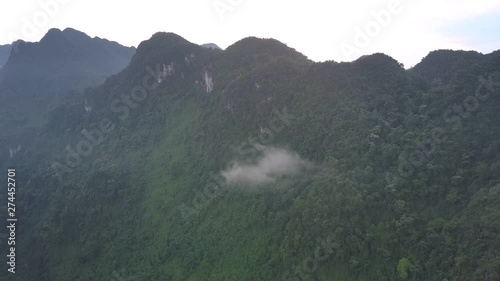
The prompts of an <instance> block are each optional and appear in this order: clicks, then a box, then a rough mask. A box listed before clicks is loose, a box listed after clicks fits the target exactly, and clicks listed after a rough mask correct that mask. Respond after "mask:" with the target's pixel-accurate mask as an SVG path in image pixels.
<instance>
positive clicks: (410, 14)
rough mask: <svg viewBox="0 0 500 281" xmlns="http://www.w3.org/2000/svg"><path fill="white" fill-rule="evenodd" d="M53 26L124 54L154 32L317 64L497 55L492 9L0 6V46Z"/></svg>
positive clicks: (220, 0)
mask: <svg viewBox="0 0 500 281" xmlns="http://www.w3.org/2000/svg"><path fill="white" fill-rule="evenodd" d="M43 3H51V4H47V5H43ZM54 3H55V5H54ZM42 6H45V8H44V7H42ZM52 27H56V28H60V29H64V28H66V27H72V28H75V29H78V30H81V31H83V32H85V33H87V34H88V35H90V36H92V37H94V36H98V37H102V38H107V39H109V40H113V41H117V42H119V43H121V44H123V45H127V46H137V45H138V44H139V43H140V42H141V41H143V40H146V39H148V38H150V37H151V35H152V34H154V33H155V32H158V31H167V32H174V33H177V34H179V35H181V36H182V37H184V38H186V39H187V40H189V41H191V42H194V43H198V44H202V43H208V42H213V43H216V44H218V45H219V46H220V47H222V48H226V47H227V46H229V45H231V44H233V43H234V42H236V41H238V40H240V39H242V38H244V37H248V36H257V37H265V38H275V39H278V40H280V41H282V42H283V43H285V44H287V45H288V46H290V47H293V48H295V49H296V50H298V51H299V52H301V53H303V54H305V55H306V56H308V57H309V58H310V59H312V60H315V61H325V60H335V61H351V60H353V59H356V58H358V57H359V56H362V55H366V54H372V53H375V52H383V53H386V54H388V55H390V56H392V57H393V58H395V59H396V60H398V61H400V62H402V63H404V64H405V66H406V67H411V66H413V65H415V64H416V63H418V62H419V61H420V60H421V59H422V57H424V56H425V55H427V54H428V53H429V52H430V51H432V50H436V49H465V50H477V51H480V52H483V53H489V52H491V51H493V50H497V49H500V1H498V0H474V1H471V0H414V1H411V0H399V1H398V0H358V1H356V0H351V1H344V0H342V1H341V0H309V1H304V0H300V1H298V0H297V1H295V0H176V1H170V0H141V1H123V0H122V1H119V0H99V1H98V0H38V1H33V0H25V1H2V2H0V44H6V43H10V42H11V41H13V40H14V39H17V38H19V39H23V40H25V41H38V40H39V39H40V38H41V37H43V35H44V34H45V33H46V32H47V30H48V29H50V28H52Z"/></svg>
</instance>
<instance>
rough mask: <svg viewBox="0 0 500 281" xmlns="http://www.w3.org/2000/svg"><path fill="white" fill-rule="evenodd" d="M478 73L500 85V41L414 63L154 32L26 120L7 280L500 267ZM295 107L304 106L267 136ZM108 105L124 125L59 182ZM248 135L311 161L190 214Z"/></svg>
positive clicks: (487, 112) (335, 275) (486, 111)
mask: <svg viewBox="0 0 500 281" xmlns="http://www.w3.org/2000/svg"><path fill="white" fill-rule="evenodd" d="M158 64H160V66H161V68H160V69H163V64H164V65H170V64H172V65H173V66H174V69H175V71H173V72H172V73H171V74H170V75H167V76H165V78H164V79H163V81H162V83H160V84H159V86H158V87H157V88H155V89H154V90H151V91H150V92H148V95H147V98H145V99H144V100H143V101H141V102H135V105H136V106H135V107H134V108H130V111H129V116H128V118H124V119H123V120H122V119H120V118H119V116H120V114H117V113H115V112H113V111H112V110H111V109H110V106H111V104H113V101H114V100H115V99H119V100H121V96H122V95H124V94H128V93H130V92H131V90H132V89H133V88H134V87H136V86H137V85H142V83H143V78H144V77H145V75H148V74H147V73H148V71H147V70H146V67H147V66H150V67H151V69H156V66H157V65H158ZM205 74H208V75H209V76H211V77H212V78H213V83H214V85H213V89H212V91H208V92H207V87H206V85H205V83H206V82H205V81H204V77H205ZM480 77H483V78H484V79H486V80H488V79H490V78H491V79H492V81H500V53H499V52H496V53H492V54H489V55H481V54H470V53H465V52H452V51H440V52H436V53H432V54H431V55H429V57H427V58H425V59H424V60H423V61H422V63H421V64H420V65H418V66H416V67H415V68H413V69H411V70H405V69H403V68H402V67H401V65H400V64H399V63H398V62H397V61H395V60H393V59H392V58H390V57H388V56H385V55H383V54H375V55H372V56H367V57H363V58H360V59H359V60H357V61H355V62H352V63H336V62H324V63H313V62H311V61H309V60H308V59H307V58H305V57H304V56H302V55H301V54H299V53H297V52H296V51H295V50H293V49H290V48H288V47H287V46H285V45H283V44H281V43H279V42H277V41H275V40H264V39H257V38H248V39H244V40H242V41H240V42H238V43H236V44H235V45H233V46H231V47H229V48H228V49H227V50H225V51H221V50H216V49H207V48H202V47H200V46H197V45H194V44H191V43H189V42H187V41H185V40H184V39H182V38H180V37H178V36H176V35H174V34H164V33H160V34H156V35H154V36H153V38H151V39H150V40H148V41H146V42H143V43H142V44H141V45H140V46H139V48H138V49H137V53H136V55H135V56H134V57H133V59H132V62H131V63H130V65H129V66H128V67H127V68H126V69H125V70H123V71H122V72H121V73H119V74H117V75H115V76H112V77H110V78H109V79H107V80H106V82H105V83H104V84H103V85H101V86H99V87H97V88H95V89H91V90H88V91H86V92H85V94H75V95H74V96H73V97H72V98H70V99H68V100H66V101H65V102H64V103H61V104H60V105H59V106H58V107H56V108H54V109H53V111H52V112H51V118H50V121H49V123H48V124H47V125H45V126H44V127H43V128H40V129H37V130H31V131H29V132H24V133H22V136H23V137H25V138H28V139H30V140H31V143H30V144H29V145H28V146H27V147H26V148H24V149H23V150H22V152H21V153H18V154H16V155H15V157H13V158H12V160H11V163H9V165H10V166H13V167H17V169H18V171H20V172H19V180H20V181H21V182H20V186H21V187H20V188H19V191H18V192H19V194H18V199H17V202H18V205H19V206H18V207H19V210H18V214H19V217H20V218H22V221H23V225H22V228H19V233H18V240H19V241H20V242H19V249H18V251H19V252H18V254H19V258H18V259H19V261H20V262H19V264H18V268H17V272H18V273H16V275H13V276H8V277H9V278H10V279H9V280H14V281H32V280H40V281H48V280H71V281H87V280H93V281H99V280H103V281H104V280H106V281H108V280H120V278H118V277H117V275H120V276H122V280H127V277H131V278H133V279H130V280H136V281H139V280H189V281H203V280H240V281H245V280H249V281H250V280H252V281H256V280H265V281H267V280H282V278H286V275H285V274H286V273H287V272H289V273H292V274H293V271H294V269H293V268H295V267H299V270H300V275H301V276H303V277H298V276H299V275H297V277H296V278H295V279H294V278H293V277H291V276H290V275H289V276H288V279H284V280H297V279H298V280H325V281H326V280H329V281H347V280H359V281H365V280H366V281H368V280H391V281H396V280H411V281H415V280H425V281H443V280H456V281H465V280H467V281H483V280H499V279H500V258H499V257H500V243H499V241H500V236H499V233H500V207H499V206H500V205H499V199H498V198H499V196H500V178H499V173H498V171H499V168H500V157H499V155H500V141H499V139H498V136H499V135H500V123H499V122H498V120H499V118H500V110H499V107H500V92H499V89H500V87H499V85H498V84H487V85H488V87H490V86H491V87H490V89H488V87H485V86H481V85H484V83H486V82H484V80H481V79H480ZM476 89H480V91H479V97H480V98H477V97H476V99H474V98H472V97H475V96H476ZM85 100H87V102H91V103H92V105H93V110H92V111H91V112H85V111H84V110H83V108H84V104H85ZM476 100H477V101H478V105H477V106H476V105H475V101H476ZM455 105H456V107H455V109H456V110H457V111H453V106H455ZM285 107H286V108H287V110H288V112H289V113H290V114H292V115H293V120H292V121H291V122H290V124H289V125H288V126H287V127H286V128H284V129H283V130H282V131H281V132H279V133H276V134H275V135H274V137H273V138H272V141H270V142H269V143H263V142H262V139H259V136H260V135H261V129H262V128H267V127H268V126H269V121H270V120H271V119H272V118H273V114H274V113H273V110H282V109H283V108H285ZM450 108H451V109H452V110H451V111H449V109H450ZM460 109H462V110H461V111H460ZM445 113H446V114H445ZM104 118H108V119H110V120H112V122H113V124H114V125H115V128H114V131H113V132H112V133H110V134H109V135H108V136H107V137H106V139H105V140H104V141H103V142H102V143H101V144H100V145H98V146H95V147H93V150H92V153H90V155H88V156H86V157H82V159H83V160H82V163H81V164H80V165H78V166H77V167H75V168H72V171H71V172H68V173H64V174H63V180H62V181H60V180H59V177H58V176H57V175H55V174H54V170H53V168H52V165H53V163H54V161H58V162H60V163H62V164H65V163H66V160H65V158H66V156H67V151H65V147H66V146H67V145H71V146H72V147H75V145H76V144H77V143H78V142H79V141H80V140H82V139H83V137H82V134H81V133H80V132H81V130H83V129H87V130H92V129H95V128H97V126H98V124H99V122H101V121H102V120H103V119H104ZM20 134H21V133H20ZM249 137H254V138H255V139H256V140H257V141H256V142H258V143H263V144H266V145H271V146H275V147H285V148H287V149H289V150H291V151H296V152H297V153H299V154H300V155H301V156H302V157H303V158H305V159H308V160H310V161H311V162H313V163H315V165H316V167H317V169H316V170H315V171H314V172H311V173H309V174H306V175H303V176H302V177H301V178H299V179H294V180H291V179H287V178H284V179H280V180H278V181H276V182H274V183H272V184H269V185H267V186H262V187H259V188H249V187H245V186H228V187H225V188H223V190H222V191H221V192H220V194H219V195H218V196H217V197H215V198H213V199H212V200H210V201H209V202H207V203H206V204H205V205H204V206H203V207H202V208H201V209H200V210H201V211H199V212H198V213H196V214H195V215H193V216H191V217H190V218H189V219H188V220H184V219H183V217H182V215H181V213H180V211H179V206H181V205H182V204H184V203H185V204H191V202H193V200H194V199H195V198H196V196H198V195H197V193H196V192H195V191H194V190H203V188H204V186H206V184H207V182H209V181H210V178H211V176H210V174H211V173H217V172H219V171H221V170H223V169H224V168H225V167H226V165H227V164H228V163H229V162H230V161H231V160H233V159H241V158H244V159H245V158H246V157H247V156H249V155H241V154H239V153H237V152H236V151H237V147H238V146H239V145H240V144H241V143H242V142H244V141H247V140H248V139H249ZM429 140H430V141H429ZM422 143H423V144H422ZM250 156H251V155H250ZM405 165H406V166H405ZM408 165H411V166H410V168H408ZM401 167H403V169H401ZM408 169H410V170H411V172H408ZM322 243H323V244H325V245H326V246H324V245H323V247H326V248H327V249H330V250H331V254H330V255H328V258H326V259H325V260H321V259H317V258H314V257H315V255H316V256H317V255H318V253H315V249H316V248H318V245H322ZM308 258H309V259H308ZM304 261H308V263H307V262H306V263H305V262H304ZM314 262H316V263H314ZM314 264H315V265H317V268H315V267H314V266H313V265H314ZM0 274H1V273H0ZM284 276H285V277H284Z"/></svg>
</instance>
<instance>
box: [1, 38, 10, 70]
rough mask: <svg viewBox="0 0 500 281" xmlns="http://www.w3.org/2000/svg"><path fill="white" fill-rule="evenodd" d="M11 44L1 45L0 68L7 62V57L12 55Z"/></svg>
mask: <svg viewBox="0 0 500 281" xmlns="http://www.w3.org/2000/svg"><path fill="white" fill-rule="evenodd" d="M11 48H12V47H11V45H10V44H8V45H0V68H2V66H4V64H5V63H6V62H7V59H9V55H10V50H11Z"/></svg>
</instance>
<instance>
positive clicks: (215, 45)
mask: <svg viewBox="0 0 500 281" xmlns="http://www.w3.org/2000/svg"><path fill="white" fill-rule="evenodd" d="M201 46H202V47H203V48H207V49H214V50H222V48H221V47H219V46H217V44H214V43H207V44H203V45H201Z"/></svg>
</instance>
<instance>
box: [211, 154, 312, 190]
mask: <svg viewBox="0 0 500 281" xmlns="http://www.w3.org/2000/svg"><path fill="white" fill-rule="evenodd" d="M313 167H314V165H313V164H312V163H311V162H309V161H307V160H304V159H302V158H301V157H300V156H299V155H298V154H297V153H295V152H290V151H288V150H286V149H282V148H275V147H265V148H264V149H262V155H261V156H260V157H259V158H257V160H256V162H255V163H250V164H249V163H243V162H241V161H233V162H232V165H231V166H230V167H229V168H228V169H226V170H225V171H222V172H221V174H222V176H223V177H224V178H225V179H226V183H227V184H229V185H233V184H239V185H252V186H255V185H264V184H269V183H273V182H275V181H276V180H278V179H279V178H283V177H298V176H301V175H303V174H304V173H306V172H307V171H308V170H310V169H312V168H313Z"/></svg>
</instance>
